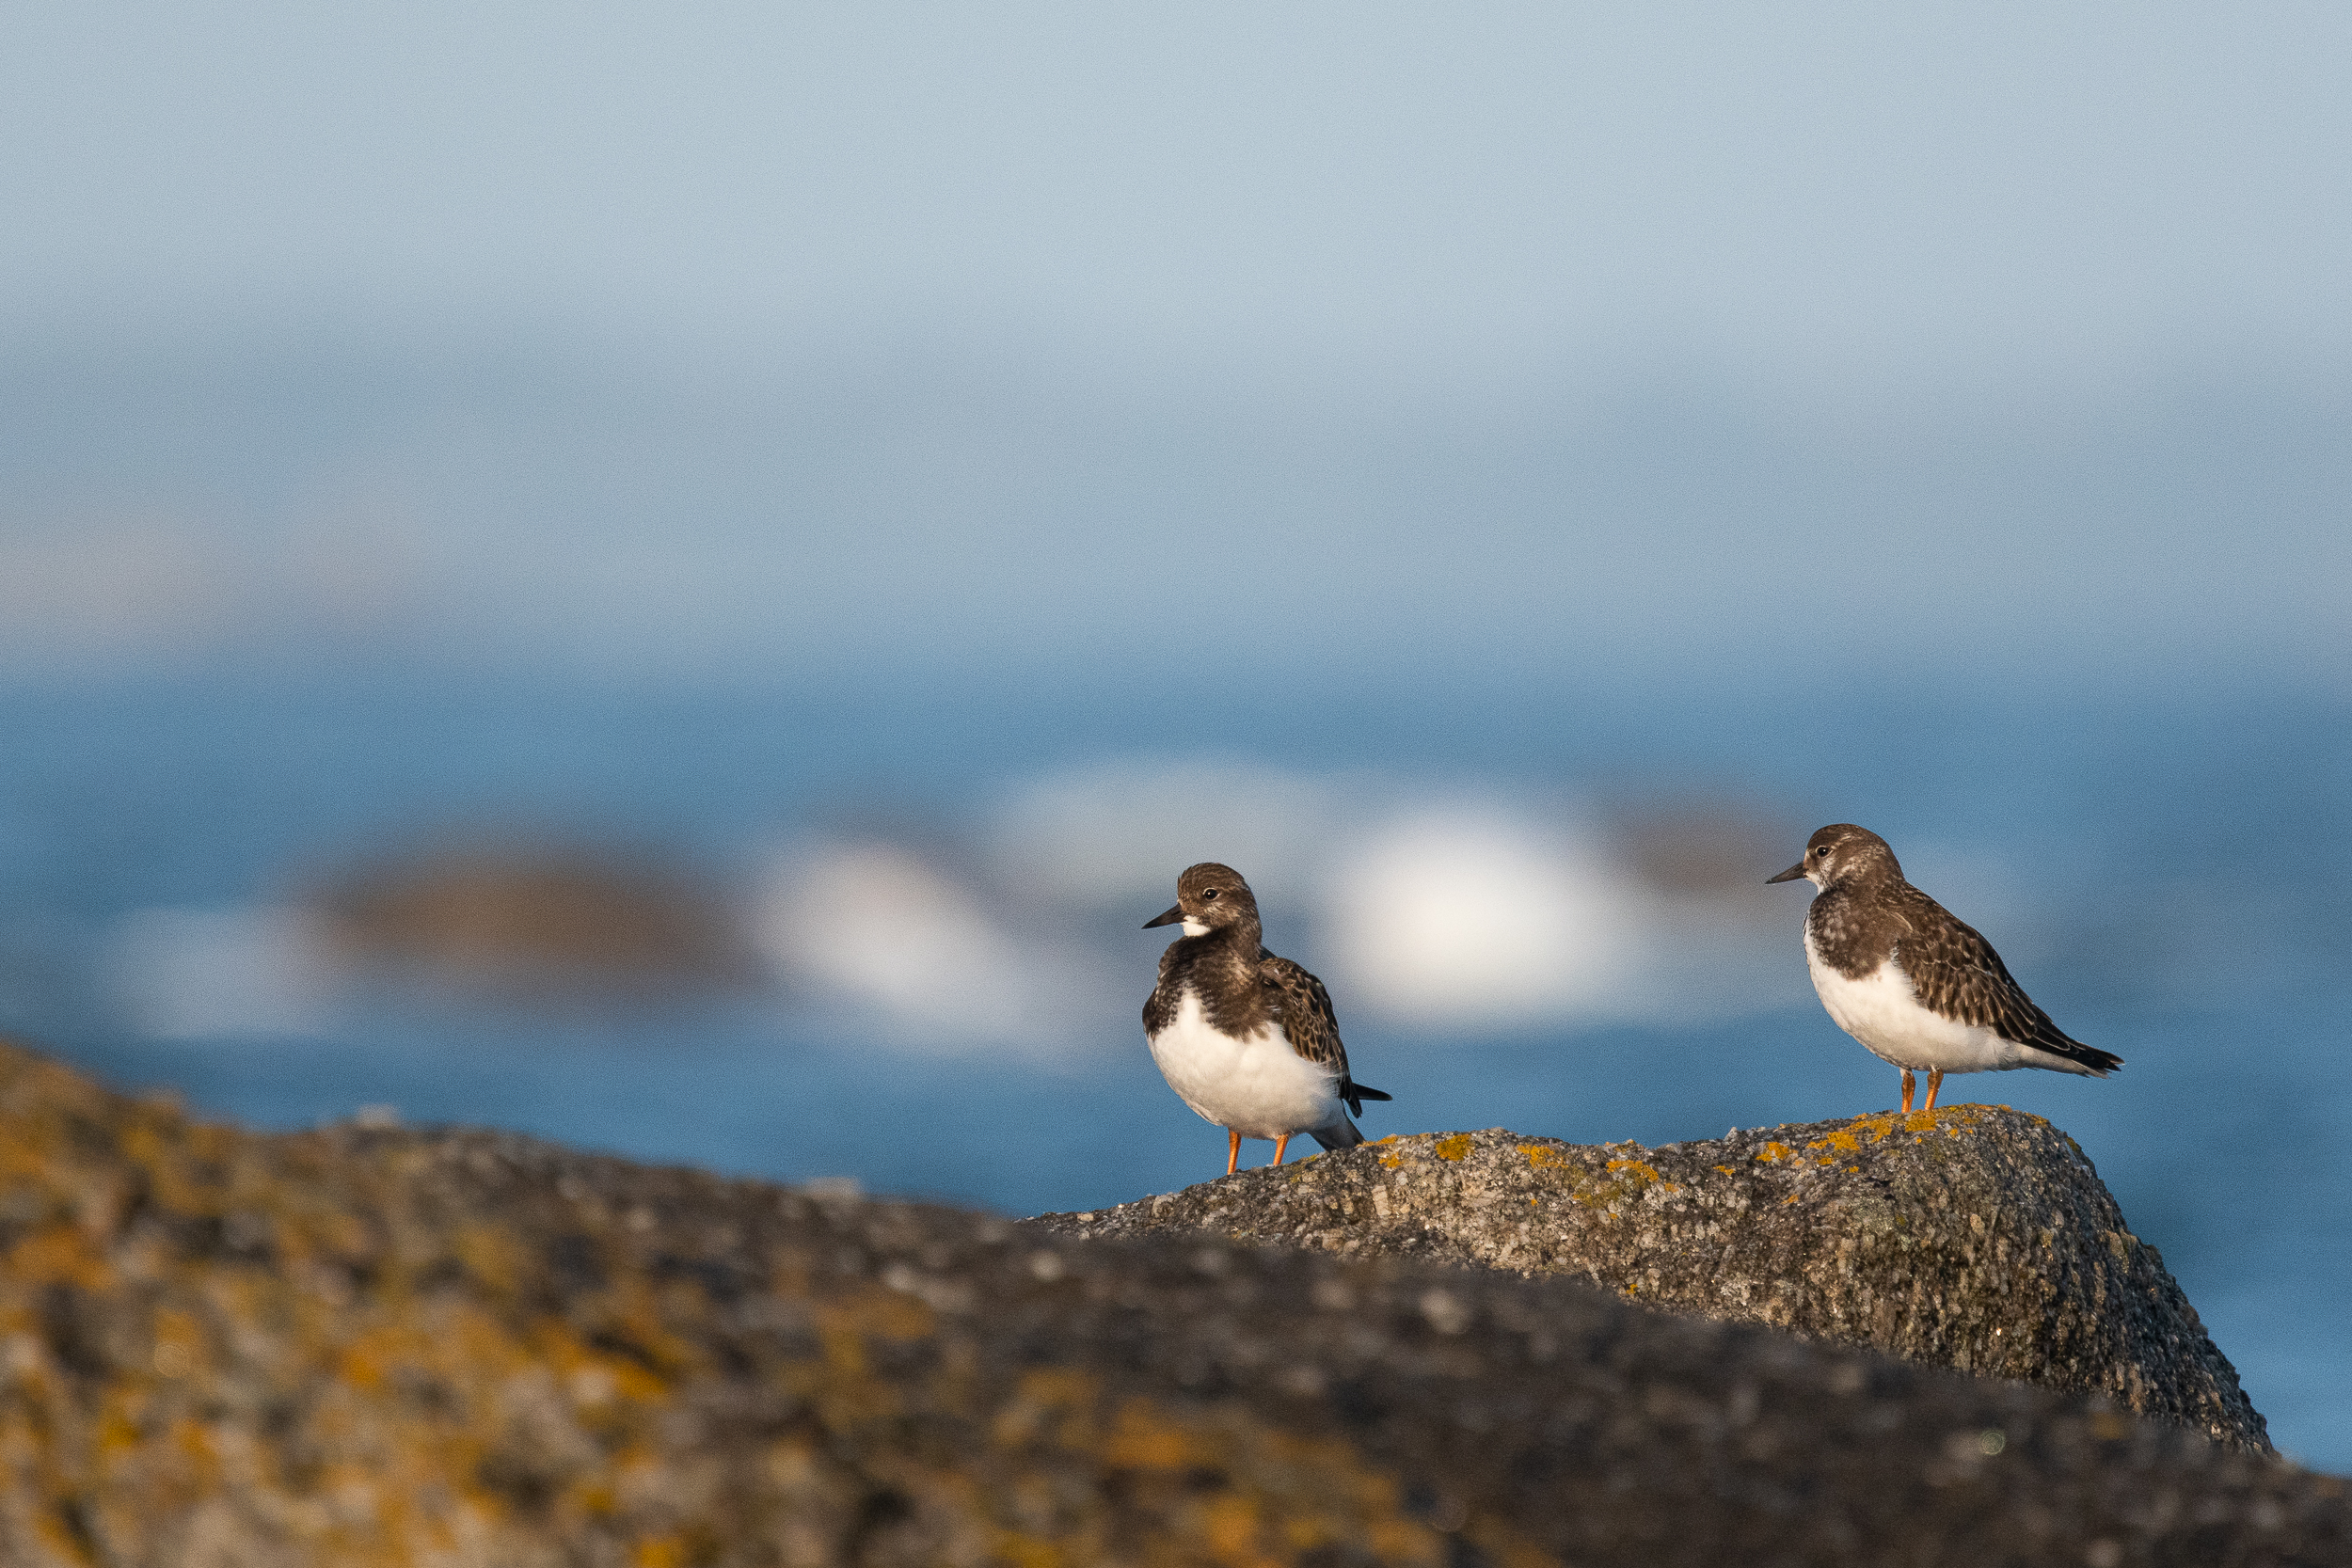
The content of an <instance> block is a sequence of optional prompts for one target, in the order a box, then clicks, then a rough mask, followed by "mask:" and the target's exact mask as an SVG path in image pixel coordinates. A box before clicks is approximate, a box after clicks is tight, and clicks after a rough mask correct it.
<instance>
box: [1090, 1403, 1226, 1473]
mask: <svg viewBox="0 0 2352 1568" xmlns="http://www.w3.org/2000/svg"><path fill="white" fill-rule="evenodd" d="M1103 1459H1104V1463H1105V1464H1108V1465H1112V1466H1114V1467H1116V1468H1118V1469H1121V1470H1187V1469H1190V1468H1192V1467H1193V1466H1194V1465H1206V1464H1209V1463H1210V1462H1212V1461H1213V1460H1215V1459H1216V1448H1215V1447H1214V1446H1212V1445H1211V1444H1209V1443H1207V1442H1205V1441H1203V1440H1202V1437H1201V1434H1200V1433H1198V1432H1195V1431H1194V1430H1193V1429H1192V1428H1191V1427H1189V1426H1187V1425H1185V1424H1184V1423H1182V1422H1179V1421H1176V1420H1172V1419H1170V1418H1167V1417H1165V1416H1163V1415H1161V1414H1160V1413H1159V1412H1158V1411H1157V1410H1155V1409H1154V1408H1153V1407H1152V1403H1151V1402H1150V1401H1148V1400H1129V1401H1128V1402H1126V1403H1125V1404H1124V1405H1122V1406H1121V1407H1120V1412H1119V1418H1118V1419H1117V1420H1116V1421H1114V1422H1113V1423H1112V1426H1111V1432H1110V1436H1109V1437H1108V1438H1107V1439H1106V1440H1105V1441H1104V1444H1103Z"/></svg>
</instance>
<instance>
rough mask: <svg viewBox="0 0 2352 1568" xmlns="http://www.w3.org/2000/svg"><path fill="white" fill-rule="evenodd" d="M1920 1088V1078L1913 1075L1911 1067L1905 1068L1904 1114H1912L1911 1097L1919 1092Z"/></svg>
mask: <svg viewBox="0 0 2352 1568" xmlns="http://www.w3.org/2000/svg"><path fill="white" fill-rule="evenodd" d="M1918 1088H1919V1080H1917V1079H1916V1078H1914V1077H1913V1076H1912V1075H1911V1069H1909V1068H1905V1069H1903V1115H1905V1116H1909V1115H1911V1097H1912V1096H1913V1095H1914V1094H1915V1093H1917V1092H1918Z"/></svg>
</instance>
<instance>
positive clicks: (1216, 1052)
mask: <svg viewBox="0 0 2352 1568" xmlns="http://www.w3.org/2000/svg"><path fill="white" fill-rule="evenodd" d="M1178 921H1182V922H1184V935H1183V936H1181V937H1179V938H1177V939H1176V940H1175V941H1174V942H1169V943H1168V951H1167V952H1165V953H1163V954H1161V955H1160V983H1159V985H1158V987H1157V988H1155V989H1154V990H1152V999H1151V1000H1150V1001H1149V1002H1146V1003H1145V1004H1144V1005H1143V1033H1144V1037H1146V1038H1147V1039H1149V1040H1150V1041H1151V1043H1152V1060H1153V1061H1155V1062H1157V1063H1158V1064H1159V1067H1160V1071H1161V1073H1162V1074H1163V1075H1165V1076H1166V1077H1167V1079H1168V1087H1169V1088H1171V1089H1174V1090H1175V1091H1176V1095H1177V1098H1178V1099H1180V1100H1182V1101H1184V1103H1185V1104H1187V1105H1189V1106H1191V1107H1192V1108H1193V1109H1194V1110H1195V1111H1198V1112H1199V1113H1200V1115H1201V1116H1202V1117H1206V1118H1207V1119H1208V1120H1210V1121H1212V1122H1215V1123H1216V1125H1217V1126H1219V1127H1222V1128H1224V1129H1225V1139H1226V1148H1225V1174H1226V1175H1228V1176H1231V1175H1232V1174H1233V1170H1234V1167H1236V1166H1237V1165H1239V1164H1241V1141H1242V1139H1244V1138H1272V1139H1273V1140H1274V1164H1278V1165H1279V1164H1281V1163H1282V1155H1283V1153H1284V1151H1285V1150H1286V1149H1288V1148H1289V1147H1290V1141H1291V1138H1292V1136H1293V1135H1294V1134H1295V1133H1299V1132H1311V1133H1312V1134H1313V1135H1314V1140H1315V1142H1317V1143H1319V1144H1321V1145H1322V1146H1323V1147H1324V1148H1354V1147H1355V1146H1356V1145H1358V1144H1359V1143H1362V1142H1363V1141H1364V1135H1363V1133H1361V1132H1358V1131H1357V1129H1356V1124H1355V1123H1354V1122H1352V1121H1350V1120H1348V1112H1350V1111H1353V1112H1355V1113H1356V1115H1358V1116H1362V1115H1363V1114H1364V1106H1363V1102H1364V1101H1367V1100H1387V1099H1389V1098H1390V1096H1388V1095H1385V1094H1382V1093H1381V1092H1380V1091H1379V1090H1378V1089H1368V1088H1366V1087H1364V1085H1361V1084H1359V1083H1357V1082H1356V1081H1355V1080H1353V1079H1351V1078H1350V1077H1348V1075H1347V1048H1346V1047H1345V1046H1343V1045H1342V1044H1341V1043H1340V1024H1339V1020H1338V1019H1337V1018H1336V1017H1335V1016H1333V1014H1332V1011H1331V993H1330V992H1329V991H1327V990H1324V989H1323V982H1322V981H1320V980H1318V979H1316V978H1315V977H1314V976H1313V975H1311V974H1308V973H1307V972H1306V971H1305V970H1303V969H1301V968H1299V967H1298V966H1297V965H1296V964H1295V963H1293V962H1291V961H1290V960H1289V959H1288V958H1276V957H1275V956H1274V955H1273V954H1271V953H1269V952H1267V951H1266V950H1265V948H1264V947H1263V945H1261V943H1260V942H1259V935H1260V927H1259V924H1258V900H1257V898H1256V896H1255V895H1252V894H1251V893H1250V891H1249V884H1248V882H1245V881H1243V880H1242V878H1241V873H1240V872H1238V871H1235V870H1234V869H1233V868H1232V866H1229V865H1219V864H1217V863H1216V862H1215V861H1203V862H1201V863H1200V864H1199V865H1196V866H1192V867H1190V868H1188V869H1187V870H1186V871H1185V872H1184V875H1183V876H1181V877H1179V878H1177V879H1176V907H1175V908H1174V909H1172V910H1169V911H1168V912H1167V913H1166V914H1163V915H1161V916H1160V917H1159V918H1157V919H1156V920H1147V921H1145V922H1144V923H1143V927H1144V929H1145V930H1147V931H1148V930H1150V929H1151V928H1152V927H1154V926H1173V925H1175V924H1176V923H1177V922H1178Z"/></svg>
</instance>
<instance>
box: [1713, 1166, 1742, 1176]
mask: <svg viewBox="0 0 2352 1568" xmlns="http://www.w3.org/2000/svg"><path fill="white" fill-rule="evenodd" d="M1715 1168H1716V1169H1717V1170H1719V1171H1722V1172H1723V1173H1724V1175H1725V1176H1737V1175H1739V1174H1740V1173H1739V1172H1738V1171H1736V1170H1733V1169H1732V1168H1731V1167H1730V1166H1729V1165H1717V1166H1716V1167H1715Z"/></svg>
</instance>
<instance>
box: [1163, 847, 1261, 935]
mask: <svg viewBox="0 0 2352 1568" xmlns="http://www.w3.org/2000/svg"><path fill="white" fill-rule="evenodd" d="M1180 920H1181V921H1183V922H1184V935H1186V936H1188V937H1205V936H1207V935H1208V934H1209V933H1210V932H1211V931H1221V930H1223V929H1225V927H1229V926H1239V925H1241V924H1243V923H1244V922H1247V923H1248V924H1249V925H1250V926H1252V927H1255V926H1256V925H1257V924H1258V900H1257V898H1256V896H1255V895H1252V894H1251V893H1250V891H1249V884H1248V882H1245V881H1243V880H1242V877H1241V873H1240V872H1238V871H1236V870H1234V869H1233V868H1232V866H1230V865H1219V864H1218V863H1216V862H1215V861H1202V862H1201V863H1200V864H1199V865H1192V866H1186V867H1185V868H1184V875H1183V876H1181V877H1179V878H1177V879H1176V907H1175V908H1174V909H1171V910H1169V911H1167V912H1166V913H1165V914H1162V915H1160V916H1158V917H1157V918H1155V919H1152V920H1147V921H1145V922H1144V923H1143V928H1144V929H1145V930H1147V931H1148V930H1150V929H1151V928H1152V927H1154V926H1173V925H1175V924H1176V923H1177V922H1178V921H1180Z"/></svg>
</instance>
